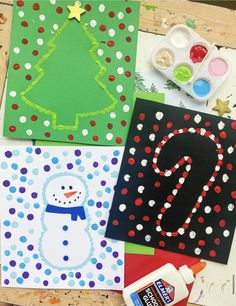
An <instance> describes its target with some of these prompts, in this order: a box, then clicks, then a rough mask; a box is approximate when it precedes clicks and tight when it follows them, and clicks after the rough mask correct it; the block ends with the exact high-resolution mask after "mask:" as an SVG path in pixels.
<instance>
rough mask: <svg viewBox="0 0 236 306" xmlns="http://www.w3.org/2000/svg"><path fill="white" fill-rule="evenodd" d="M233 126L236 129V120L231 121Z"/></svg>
mask: <svg viewBox="0 0 236 306" xmlns="http://www.w3.org/2000/svg"><path fill="white" fill-rule="evenodd" d="M231 128H232V129H234V130H236V121H233V122H232V123H231Z"/></svg>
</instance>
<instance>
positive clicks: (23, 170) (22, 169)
mask: <svg viewBox="0 0 236 306" xmlns="http://www.w3.org/2000/svg"><path fill="white" fill-rule="evenodd" d="M20 172H21V174H26V173H27V172H28V170H27V169H26V168H21V169H20Z"/></svg>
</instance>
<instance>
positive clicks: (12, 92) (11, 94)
mask: <svg viewBox="0 0 236 306" xmlns="http://www.w3.org/2000/svg"><path fill="white" fill-rule="evenodd" d="M9 95H10V96H11V97H12V98H15V97H16V92H15V91H14V90H12V91H10V92H9Z"/></svg>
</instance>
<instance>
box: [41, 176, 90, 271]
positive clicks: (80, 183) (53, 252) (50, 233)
mask: <svg viewBox="0 0 236 306" xmlns="http://www.w3.org/2000/svg"><path fill="white" fill-rule="evenodd" d="M87 197H88V188H87V185H86V183H85V181H84V180H83V179H82V178H81V177H80V176H77V175H73V174H69V173H60V174H57V175H53V176H51V177H50V178H48V179H47V181H46V183H45V184H44V188H43V198H44V204H45V210H44V211H43V213H42V216H41V222H42V228H43V232H42V234H41V238H40V242H39V250H40V253H41V256H42V258H43V259H44V261H45V262H46V263H47V264H49V265H51V266H52V267H54V268H57V269H78V268H81V267H82V266H84V265H85V264H86V263H87V262H88V261H89V259H90V258H91V256H92V253H93V242H92V238H91V235H90V233H89V225H90V224H89V216H88V212H87V211H86V210H85V208H84V204H85V202H86V200H87Z"/></svg>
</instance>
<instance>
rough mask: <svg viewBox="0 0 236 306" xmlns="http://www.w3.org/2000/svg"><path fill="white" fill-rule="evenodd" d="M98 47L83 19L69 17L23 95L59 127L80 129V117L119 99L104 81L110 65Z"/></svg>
mask: <svg viewBox="0 0 236 306" xmlns="http://www.w3.org/2000/svg"><path fill="white" fill-rule="evenodd" d="M69 18H70V17H69ZM98 48H99V44H98V42H97V40H96V38H95V37H94V36H93V35H92V33H91V32H90V31H89V30H88V28H87V26H86V25H85V24H84V23H83V22H82V21H80V22H77V21H76V20H75V19H72V20H68V19H67V20H66V21H65V22H64V24H63V25H62V26H61V27H60V28H59V30H58V31H57V33H56V34H54V35H53V37H52V38H51V39H50V40H49V42H48V52H47V53H46V54H44V55H43V57H42V58H41V59H40V60H39V61H38V63H37V64H36V65H35V69H36V71H37V73H38V75H37V77H36V78H35V79H34V80H33V81H32V83H31V84H30V85H29V86H28V87H27V88H26V89H25V90H24V91H23V92H22V93H21V99H22V100H23V101H24V102H25V103H26V104H28V105H30V106H31V107H32V108H35V109H37V110H38V111H39V112H41V113H44V114H47V115H50V116H51V118H52V127H53V128H54V129H58V130H76V129H77V128H78V125H79V118H81V117H86V116H96V115H99V114H104V113H106V112H109V111H111V110H112V109H113V108H114V107H115V105H116V103H117V101H116V98H115V97H114V96H113V95H112V93H111V92H110V91H109V90H108V88H107V87H106V85H105V84H104V83H103V81H102V78H103V76H104V75H105V74H106V72H107V69H106V67H105V66H104V65H103V64H102V63H101V62H100V60H99V58H98V56H97V51H98Z"/></svg>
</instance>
